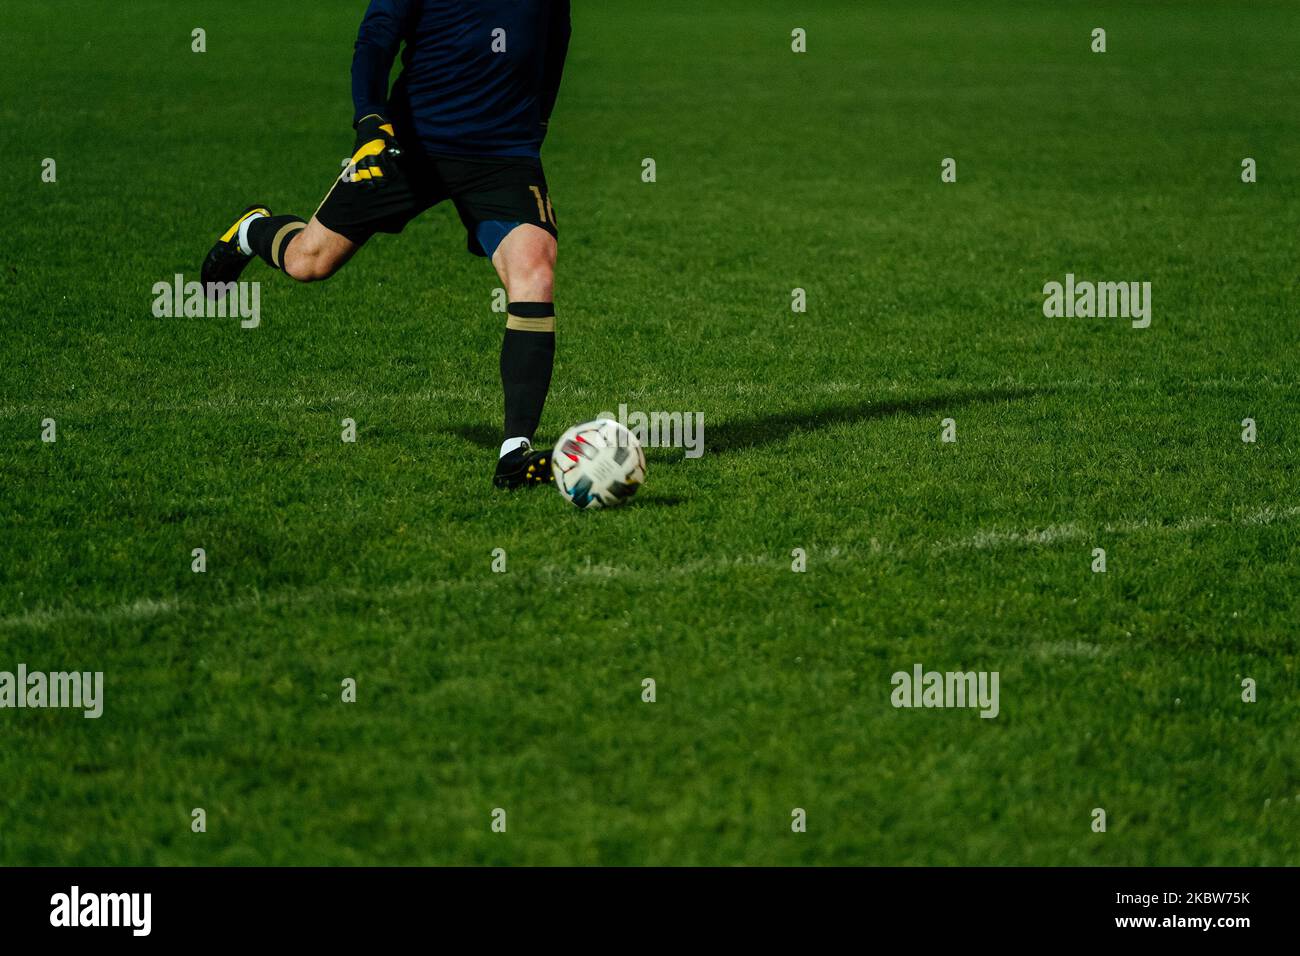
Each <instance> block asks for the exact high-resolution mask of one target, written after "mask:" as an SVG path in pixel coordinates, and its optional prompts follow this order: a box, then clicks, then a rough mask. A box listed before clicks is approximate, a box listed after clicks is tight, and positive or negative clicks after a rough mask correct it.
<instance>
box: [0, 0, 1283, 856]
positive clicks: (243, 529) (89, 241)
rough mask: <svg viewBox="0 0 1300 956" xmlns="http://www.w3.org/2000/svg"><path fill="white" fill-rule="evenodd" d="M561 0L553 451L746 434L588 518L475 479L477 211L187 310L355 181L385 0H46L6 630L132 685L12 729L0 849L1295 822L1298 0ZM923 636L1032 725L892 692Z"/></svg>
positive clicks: (11, 215)
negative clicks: (620, 436)
mask: <svg viewBox="0 0 1300 956" xmlns="http://www.w3.org/2000/svg"><path fill="white" fill-rule="evenodd" d="M575 6H576V9H575V12H574V40H573V47H572V51H571V54H570V58H569V66H568V70H567V72H566V76H565V81H564V86H563V89H562V91H561V95H560V103H559V106H558V108H557V110H556V114H555V117H554V119H553V121H552V124H551V136H550V139H549V140H548V142H547V146H546V151H545V161H546V165H547V171H548V177H549V180H550V185H551V189H552V193H553V195H554V197H555V204H556V209H557V212H558V215H559V220H560V223H561V243H560V245H561V260H560V274H559V288H558V293H557V301H558V313H559V334H560V345H559V358H558V362H557V368H556V378H555V387H554V389H553V391H552V393H551V397H550V400H549V402H548V405H547V409H546V415H545V418H544V421H543V428H542V435H541V436H540V437H541V438H543V439H553V438H554V437H555V436H556V435H558V434H559V432H560V431H561V430H563V429H564V428H565V427H567V426H568V425H570V424H572V423H574V422H577V421H581V420H583V419H585V418H590V417H593V416H594V415H595V414H596V413H597V412H599V411H602V410H607V409H617V407H618V405H619V404H620V403H626V404H628V405H629V406H630V407H631V408H633V409H642V410H647V411H649V410H668V411H673V410H677V411H688V412H702V413H703V414H704V416H705V453H704V455H703V456H702V457H700V458H698V459H694V460H687V459H685V458H684V456H683V453H682V450H681V449H669V448H659V449H650V450H649V452H648V458H649V479H648V482H647V484H646V487H645V488H644V490H643V491H642V493H641V494H640V495H639V496H638V498H637V499H636V500H635V501H634V502H633V504H632V505H631V506H630V507H627V508H625V509H622V510H619V511H609V512H603V513H594V514H586V513H582V512H579V511H577V510H576V509H573V508H571V507H569V506H568V505H566V504H565V503H564V502H563V501H562V500H561V498H560V496H559V495H558V494H556V493H554V492H553V491H549V490H546V491H541V492H535V493H527V494H517V495H514V496H509V495H503V494H501V493H496V492H493V491H492V489H491V488H490V486H489V480H488V479H489V476H490V472H491V467H492V464H493V460H494V456H495V444H496V442H497V441H499V436H498V434H497V429H498V427H499V422H498V419H499V403H500V394H499V382H498V378H497V375H498V370H497V353H498V348H499V343H500V335H501V327H502V325H503V320H502V317H501V316H500V315H498V314H495V313H493V312H492V310H491V301H492V292H493V290H494V289H495V288H496V287H497V286H498V285H499V282H498V280H497V279H496V277H495V275H494V274H493V273H492V271H491V269H490V267H488V266H487V265H486V264H484V263H483V262H482V261H481V260H477V259H473V258H471V257H470V256H468V255H466V254H465V252H464V248H463V239H464V236H463V231H462V230H461V227H460V225H459V223H458V221H457V219H456V216H455V213H454V211H452V210H451V209H450V207H440V208H438V209H436V210H434V211H433V212H431V213H430V214H428V215H427V216H425V217H423V218H422V219H420V220H418V221H417V222H416V223H414V224H413V225H412V226H411V227H410V228H409V229H408V230H407V231H406V232H405V233H404V234H402V235H401V236H399V237H380V238H379V239H377V240H375V242H374V243H373V244H372V245H371V246H369V247H367V248H366V249H365V250H364V251H363V252H362V253H361V254H360V255H359V256H358V257H357V259H356V260H355V261H353V262H352V263H351V264H350V265H349V266H348V268H347V269H346V270H345V271H344V272H342V273H341V274H340V275H338V276H337V277H335V278H334V279H332V280H331V281H329V282H328V283H324V284H320V285H313V286H309V287H307V286H297V285H294V284H293V283H291V282H289V281H287V280H285V279H284V277H282V276H279V275H276V274H274V273H272V272H270V271H269V270H267V269H266V268H265V267H263V266H261V265H260V264H255V265H254V266H252V267H250V270H249V272H248V273H246V278H249V279H255V280H259V281H261V282H262V298H261V311H262V322H261V325H260V327H258V328H256V329H242V328H240V326H239V323H238V322H237V321H236V320H231V319H206V318H192V319H158V318H155V317H154V316H153V315H152V313H151V305H152V303H153V299H154V295H153V292H152V288H153V286H154V284H155V283H157V282H159V281H171V279H172V277H173V275H174V274H176V273H178V272H180V273H184V274H186V276H187V278H197V274H198V266H199V262H200V260H201V258H202V255H203V254H204V252H205V251H206V249H207V247H208V245H209V244H210V243H211V241H212V238H213V236H214V234H215V233H216V232H219V231H220V230H221V229H222V228H224V226H225V225H226V223H227V222H228V221H229V219H230V218H231V216H232V213H233V212H235V211H236V210H238V209H240V208H242V207H243V206H244V205H246V204H248V203H249V202H252V201H255V200H260V201H266V202H269V203H271V204H272V206H273V207H274V208H275V209H276V210H277V211H284V212H297V213H299V214H303V215H307V214H310V212H311V210H312V209H314V208H315V206H316V204H317V203H318V201H319V199H320V197H321V195H322V194H323V193H324V191H325V189H326V187H327V186H328V184H329V181H330V179H331V178H332V177H333V176H334V175H336V174H337V171H338V161H339V158H340V157H341V156H343V155H345V154H346V153H347V152H348V149H349V147H350V145H351V141H352V133H351V130H350V129H349V123H350V120H351V104H350V98H349V85H348V83H349V79H348V69H349V63H350V56H351V48H352V47H351V44H352V41H353V39H354V38H355V31H356V27H357V24H358V22H359V21H360V17H361V14H362V11H363V8H364V4H363V3H362V0H319V2H316V3H311V4H303V3H293V4H290V3H287V2H283V0H276V2H257V3H253V2H248V0H222V2H216V0H207V2H192V3H186V4H176V3H164V2H161V0H134V2H132V3H130V4H126V5H123V4H114V3H108V2H107V0H99V2H91V0H62V2H56V3H39V4H38V3H33V2H20V3H14V4H10V5H9V6H8V7H7V8H6V13H5V21H6V22H5V26H4V28H3V36H2V37H0V50H2V51H3V54H4V58H5V60H6V69H5V71H4V75H3V78H0V91H2V92H3V96H0V115H3V122H4V127H5V130H6V133H7V134H8V135H7V136H6V143H7V149H6V151H5V153H6V159H7V161H8V164H9V165H8V170H7V172H8V175H7V176H6V180H7V181H6V185H5V205H6V210H5V216H4V240H3V248H4V250H5V255H4V261H3V265H2V267H0V322H3V327H4V337H3V345H0V670H7V671H13V670H15V668H16V666H17V665H18V664H19V663H25V664H26V665H27V667H28V668H29V669H30V670H46V671H52V670H86V671H96V670H98V671H103V672H104V674H105V682H106V688H105V700H104V715H103V716H102V717H101V718H100V719H99V720H85V719H83V718H82V717H81V715H80V713H79V712H74V711H69V710H51V709H46V710H9V709H5V710H0V739H2V740H3V746H0V863H4V864H40V865H44V864H76V865H83V864H91V865H97V864H380V863H386V864H597V863H600V864H721V865H729V864H1042V865H1047V864H1051V865H1056V864H1067V865H1083V864H1087V865H1091V864H1110V865H1147V864H1158V865H1166V864H1193V865H1197V864H1245V865H1250V864H1296V863H1298V862H1300V734H1297V732H1296V728H1297V725H1298V722H1300V697H1298V693H1297V688H1298V686H1300V680H1298V679H1300V667H1298V656H1297V650H1296V646H1297V640H1296V638H1297V626H1298V625H1297V621H1298V616H1297V612H1298V611H1300V598H1298V597H1297V594H1298V593H1300V501H1297V489H1298V488H1300V468H1298V467H1297V455H1298V453H1300V432H1298V429H1300V391H1298V390H1297V387H1296V379H1295V373H1296V369H1297V348H1296V339H1297V333H1298V332H1300V320H1298V318H1297V309H1296V304H1295V299H1294V296H1295V290H1296V280H1295V274H1296V258H1295V253H1296V236H1297V230H1298V228H1300V215H1298V214H1297V183H1298V182H1300V175H1298V170H1300V88H1298V87H1297V84H1296V73H1295V67H1296V64H1297V63H1298V62H1300V34H1297V31H1296V29H1295V27H1296V24H1297V12H1298V8H1297V7H1296V5H1294V4H1291V3H1271V2H1254V0H1252V2H1245V0H1243V2H1239V3H1217V2H1203V3H1190V2H1189V3H1173V2H1168V3H1165V2H1140V3H1139V2H1124V3H1120V2H1113V3H1088V4H1083V3H1077V4H1073V3H1031V2H1014V3H1013V2H999V3H979V4H974V3H960V4H959V3H955V2H954V3H929V2H916V0H909V2H903V3H897V4H892V3H870V4H867V3H862V2H860V0H844V2H829V0H828V2H817V3H811V2H809V3H793V2H791V3H776V2H772V3H742V2H739V0H725V2H721V0H720V2H716V3H710V4H707V5H701V4H699V3H686V2H679V0H672V2H656V3H653V4H645V3H633V2H624V0H618V2H613V0H601V2H599V3H596V2H586V0H577V3H576V4H575ZM1098 26H1100V27H1104V28H1105V29H1106V31H1107V47H1108V49H1107V52H1105V53H1104V54H1096V53H1093V52H1091V51H1090V48H1089V47H1090V42H1091V40H1090V33H1091V31H1092V29H1093V28H1094V27H1098ZM195 27H202V28H204V29H205V30H206V31H207V52H206V53H202V54H196V53H193V52H191V30H193V29H194V28H195ZM796 27H800V28H803V29H805V30H807V36H808V52H807V53H804V54H796V53H793V52H792V51H791V48H790V44H791V30H792V29H794V28H796ZM47 157H48V158H53V159H55V160H56V162H57V182H55V183H45V182H42V181H41V172H42V162H43V160H44V159H45V158H47ZM646 157H651V158H653V159H654V160H655V161H656V164H657V171H658V181H657V182H655V183H653V184H648V183H643V182H642V181H641V163H642V160H643V159H644V158H646ZM945 157H952V158H955V159H956V161H957V172H958V178H957V181H956V182H955V183H943V182H941V181H940V163H941V161H942V160H943V159H944V158H945ZM1245 157H1251V158H1253V159H1255V160H1256V162H1257V164H1258V182H1257V183H1254V184H1247V183H1243V182H1242V180H1241V163H1242V160H1243V158H1245ZM1066 273H1074V274H1075V275H1077V276H1079V277H1080V278H1086V279H1092V280H1125V281H1127V280H1134V281H1139V280H1140V281H1149V282H1151V283H1152V323H1151V326H1150V327H1149V328H1146V329H1135V328H1132V327H1131V325H1130V323H1129V321H1128V320H1126V319H1122V318H1108V319H1087V318H1046V317H1044V315H1043V293H1042V289H1043V285H1044V283H1046V282H1049V281H1053V280H1055V281H1063V280H1064V277H1065V275H1066ZM795 288H802V289H805V290H806V292H807V302H808V305H807V311H806V313H796V312H793V311H792V309H791V290H793V289H795ZM47 418H52V419H54V420H55V421H56V423H57V425H56V427H57V441H56V442H54V443H52V444H50V443H45V442H42V440H41V432H42V421H43V420H45V419H47ZM344 418H353V419H355V421H356V423H357V428H358V440H357V441H356V443H355V444H345V443H344V442H342V441H341V440H340V432H341V426H340V422H341V420H342V419H344ZM946 418H951V419H954V420H955V422H956V429H957V441H956V443H944V442H941V441H940V428H941V425H940V423H941V421H942V420H943V419H946ZM1245 418H1252V419H1254V420H1255V422H1256V423H1257V429H1258V440H1257V441H1256V442H1255V443H1246V442H1243V440H1242V421H1243V419H1245ZM197 547H202V548H204V549H206V553H207V556H208V558H207V560H208V568H207V571H206V573H203V574H196V573H193V572H192V571H191V551H192V549H194V548H197ZM496 548H502V549H504V550H505V552H506V555H507V571H506V573H504V574H498V573H493V571H492V560H493V558H492V553H493V550H494V549H496ZM796 548H802V549H804V550H805V551H806V555H807V570H806V572H805V573H794V572H792V570H791V563H792V560H793V559H792V557H791V552H792V551H793V550H794V549H796ZM1094 548H1104V549H1105V550H1106V555H1107V570H1106V572H1105V573H1094V572H1093V571H1092V568H1091V565H1092V562H1093V556H1092V555H1093V549H1094ZM917 663H920V664H922V665H924V667H925V668H926V669H934V670H939V671H955V670H963V671H964V670H975V671H996V672H998V673H999V674H1000V681H1001V684H1000V687H1001V702H1000V709H1001V712H1000V714H999V716H998V717H997V718H996V719H989V720H984V719H980V717H979V716H978V715H977V713H976V712H975V711H973V710H969V709H895V708H894V707H893V706H891V702H890V694H891V690H892V687H891V683H890V677H891V675H892V674H893V673H894V672H896V671H908V672H910V671H911V669H912V667H913V665H914V664H917ZM349 677H350V678H354V679H355V680H356V682H357V686H358V699H357V701H356V703H351V704H349V703H343V702H341V700H340V686H341V682H342V681H343V680H344V679H345V678H349ZM1246 677H1250V678H1252V679H1254V680H1255V681H1256V682H1257V685H1258V700H1257V702H1255V703H1246V702H1243V700H1242V681H1243V679H1244V678H1246ZM645 678H654V680H655V681H656V682H657V700H656V701H655V702H654V703H645V702H643V701H642V699H641V693H642V681H643V679H645ZM196 807H202V808H204V809H205V810H206V813H207V832H206V833H201V834H200V833H193V832H191V811H192V809H193V808H196ZM796 807H798V808H804V809H805V810H806V811H807V821H808V826H807V832H806V833H794V832H792V831H791V811H792V809H793V808H796ZM495 808H503V809H505V810H506V811H507V814H508V829H507V832H506V833H504V834H501V833H494V832H492V829H491V827H490V824H491V815H492V812H493V810H494V809H495ZM1094 808H1103V809H1104V810H1105V811H1106V814H1107V830H1106V832H1105V833H1095V832H1093V830H1092V819H1093V818H1092V811H1093V809H1094Z"/></svg>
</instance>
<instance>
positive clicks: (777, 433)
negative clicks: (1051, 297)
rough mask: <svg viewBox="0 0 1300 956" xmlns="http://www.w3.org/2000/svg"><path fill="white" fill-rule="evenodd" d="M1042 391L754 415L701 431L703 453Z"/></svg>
mask: <svg viewBox="0 0 1300 956" xmlns="http://www.w3.org/2000/svg"><path fill="white" fill-rule="evenodd" d="M1044 391H1045V389H1042V388H992V389H983V390H977V391H962V392H952V393H949V394H945V395H932V396H929V397H927V398H911V399H898V400H895V401H887V402H855V403H852V404H844V403H841V404H837V405H826V406H822V407H820V408H814V409H808V410H806V411H789V412H781V413H779V414H776V415H757V416H754V417H751V418H742V419H739V420H735V421H729V422H723V423H722V424H719V425H715V426H713V427H712V428H710V427H709V426H708V425H707V424H706V425H705V429H704V451H705V453H706V454H710V455H725V454H728V453H730V452H735V451H746V450H748V449H751V448H761V447H763V446H764V445H774V444H776V443H777V442H781V441H784V440H785V439H786V438H789V437H790V436H791V435H794V434H796V433H798V432H805V431H814V430H816V429H819V428H826V427H828V426H831V425H843V424H851V423H853V422H866V421H871V420H872V419H877V418H890V417H893V416H895V415H927V414H935V413H940V412H951V411H952V410H954V409H957V408H961V407H963V406H966V405H976V404H984V403H989V402H1011V401H1015V400H1016V399H1020V398H1028V397H1029V396H1032V395H1038V394H1041V393H1042V392H1044Z"/></svg>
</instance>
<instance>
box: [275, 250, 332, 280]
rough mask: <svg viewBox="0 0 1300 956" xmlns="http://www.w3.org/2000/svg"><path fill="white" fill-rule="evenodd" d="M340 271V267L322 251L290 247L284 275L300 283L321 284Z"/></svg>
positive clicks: (285, 259)
mask: <svg viewBox="0 0 1300 956" xmlns="http://www.w3.org/2000/svg"><path fill="white" fill-rule="evenodd" d="M337 271H338V265H337V264H336V263H335V262H333V261H331V258H330V257H329V256H327V255H325V253H324V251H323V250H320V249H297V248H295V247H294V246H290V247H289V251H288V253H287V254H286V255H285V257H284V274H285V275H287V276H288V277H289V278H291V279H296V280H297V281H299V282H319V281H321V280H322V279H328V278H329V277H330V276H332V275H333V274H334V273H335V272H337Z"/></svg>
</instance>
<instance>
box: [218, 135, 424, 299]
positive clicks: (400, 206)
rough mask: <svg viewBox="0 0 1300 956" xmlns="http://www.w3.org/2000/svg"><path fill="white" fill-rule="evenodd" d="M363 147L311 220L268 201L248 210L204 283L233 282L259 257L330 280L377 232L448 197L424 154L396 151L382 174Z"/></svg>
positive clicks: (397, 226)
mask: <svg viewBox="0 0 1300 956" xmlns="http://www.w3.org/2000/svg"><path fill="white" fill-rule="evenodd" d="M378 142H379V141H376V143H378ZM371 148H372V147H370V146H368V147H366V149H371ZM372 151H373V150H372ZM363 153H364V150H363V151H362V152H358V153H357V154H356V155H355V156H353V158H352V160H351V161H350V163H349V165H348V166H347V167H346V168H345V169H344V171H343V173H342V174H340V175H339V177H338V178H337V179H336V180H335V181H334V185H333V186H332V187H331V188H330V191H329V192H328V193H327V194H326V196H325V199H324V200H323V201H322V202H321V204H320V207H319V208H318V209H317V210H316V213H315V215H313V216H312V218H311V222H304V221H303V220H302V219H301V218H299V217H298V216H275V215H272V214H271V211H270V209H268V208H267V207H266V206H264V205H257V206H250V207H249V208H248V209H245V210H244V211H243V212H242V213H241V214H240V216H239V218H238V219H236V220H235V222H234V223H233V224H232V225H231V226H230V228H228V229H227V230H226V231H225V233H224V234H222V236H221V238H220V239H218V240H217V243H216V245H214V246H213V247H212V249H211V251H210V252H209V253H208V255H207V258H206V259H205V260H204V262H203V282H204V283H205V284H207V283H214V282H215V283H219V284H223V285H224V284H225V283H228V282H233V281H234V280H235V279H237V278H239V275H240V273H242V272H243V271H244V267H245V266H247V265H248V263H250V262H251V261H252V260H253V257H254V256H256V257H258V258H260V259H262V261H264V262H265V263H266V264H267V265H269V266H270V267H271V268H272V269H276V270H279V271H281V272H283V273H284V274H285V275H287V276H289V277H290V278H291V279H296V280H298V281H299V282H317V281H320V280H321V279H327V278H329V277H330V276H332V275H333V274H334V273H335V272H337V271H338V270H339V269H340V268H342V266H343V264H344V263H346V262H347V261H348V260H349V259H351V258H352V256H353V255H354V254H355V253H356V251H357V250H358V249H359V248H361V246H362V245H364V244H365V242H366V240H368V239H369V238H370V237H371V236H372V235H374V234H375V233H376V232H394V233H395V232H401V231H402V229H403V228H404V227H405V225H406V223H407V222H409V221H410V220H411V219H412V218H414V217H415V216H416V215H418V214H419V213H420V212H422V211H423V210H424V209H427V208H428V207H429V206H430V205H432V204H433V203H434V202H436V201H437V200H438V199H439V198H441V197H440V195H439V194H438V193H437V188H439V187H438V184H437V183H436V177H434V178H433V180H430V176H429V173H428V171H427V170H426V166H427V163H424V162H422V161H421V160H420V159H419V157H416V156H412V157H407V158H402V157H401V154H400V153H395V154H394V155H393V156H392V157H389V158H388V160H387V164H386V166H385V167H384V168H386V169H387V170H388V171H387V173H381V170H380V169H377V168H374V167H372V166H367V167H365V168H358V166H357V163H358V157H361V156H362V155H363ZM367 155H368V154H367ZM370 158H371V159H374V157H373V156H371V157H370ZM209 288H211V286H209Z"/></svg>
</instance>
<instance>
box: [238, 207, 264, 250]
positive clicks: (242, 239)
mask: <svg viewBox="0 0 1300 956" xmlns="http://www.w3.org/2000/svg"><path fill="white" fill-rule="evenodd" d="M265 218H266V216H264V215H262V214H261V213H260V212H255V213H253V214H252V215H251V216H249V217H248V218H247V219H245V220H244V221H243V222H241V223H240V224H239V251H240V252H242V253H243V254H244V255H246V256H251V255H252V254H253V250H252V249H251V248H250V247H249V245H248V227H249V226H251V225H252V224H253V220H254V219H265Z"/></svg>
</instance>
